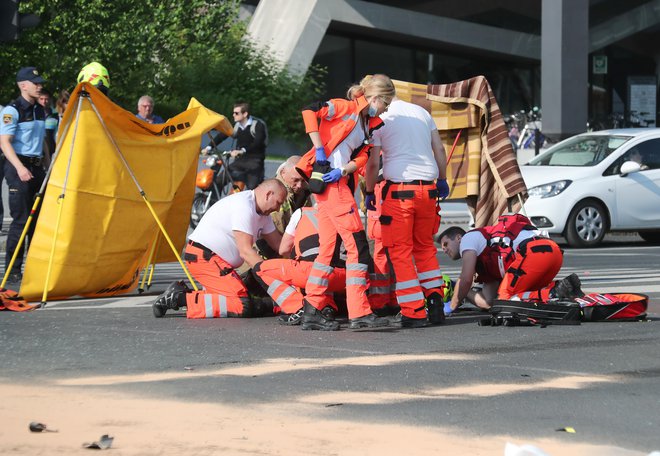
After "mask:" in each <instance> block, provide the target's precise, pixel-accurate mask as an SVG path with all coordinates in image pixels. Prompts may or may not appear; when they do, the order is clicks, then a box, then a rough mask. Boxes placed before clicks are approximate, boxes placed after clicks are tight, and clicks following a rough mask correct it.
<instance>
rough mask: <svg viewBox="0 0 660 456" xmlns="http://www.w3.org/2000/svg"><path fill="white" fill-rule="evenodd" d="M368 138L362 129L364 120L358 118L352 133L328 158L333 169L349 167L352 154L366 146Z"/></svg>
mask: <svg viewBox="0 0 660 456" xmlns="http://www.w3.org/2000/svg"><path fill="white" fill-rule="evenodd" d="M358 117H359V116H358ZM366 137H367V135H366V133H365V131H364V128H363V127H362V120H361V119H359V118H358V121H357V123H356V124H355V127H353V129H352V130H351V132H350V133H349V134H348V135H347V136H346V138H344V140H343V141H342V142H340V143H339V144H338V145H337V147H335V150H333V151H332V153H331V154H330V156H329V157H328V161H329V162H330V166H332V167H333V168H341V167H342V166H345V165H347V164H348V162H349V161H351V154H352V153H353V151H354V150H355V149H357V148H358V147H360V146H361V145H362V144H364V140H365V139H366Z"/></svg>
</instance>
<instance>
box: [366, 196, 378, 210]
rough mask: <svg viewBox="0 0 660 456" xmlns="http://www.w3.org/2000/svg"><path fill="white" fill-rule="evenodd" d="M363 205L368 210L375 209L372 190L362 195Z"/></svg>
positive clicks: (374, 198)
mask: <svg viewBox="0 0 660 456" xmlns="http://www.w3.org/2000/svg"><path fill="white" fill-rule="evenodd" d="M364 205H365V207H366V208H367V210H368V211H375V210H376V197H375V196H374V193H373V192H369V193H367V194H366V196H365V197H364Z"/></svg>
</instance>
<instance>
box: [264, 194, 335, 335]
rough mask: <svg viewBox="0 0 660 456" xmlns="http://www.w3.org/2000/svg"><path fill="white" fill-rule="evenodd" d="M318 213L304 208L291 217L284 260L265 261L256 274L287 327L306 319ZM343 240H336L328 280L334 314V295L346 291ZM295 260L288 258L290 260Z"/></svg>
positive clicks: (316, 246) (282, 247) (282, 250)
mask: <svg viewBox="0 0 660 456" xmlns="http://www.w3.org/2000/svg"><path fill="white" fill-rule="evenodd" d="M317 215H318V212H317V210H316V208H314V207H303V208H301V209H298V210H296V211H295V212H294V213H293V215H292V216H291V221H290V222H289V224H288V225H287V227H286V229H285V231H284V234H283V235H282V243H281V244H280V252H279V253H280V255H281V256H282V258H281V259H280V258H277V259H272V260H265V261H262V262H261V263H259V264H257V265H256V266H255V267H254V269H253V272H254V273H255V274H256V276H257V277H258V278H259V279H260V280H261V281H262V286H263V287H264V289H265V290H267V291H268V294H269V295H270V297H271V298H273V301H274V302H275V309H274V313H275V314H277V313H280V312H281V313H282V315H280V317H279V318H278V323H280V324H282V325H287V326H293V325H299V324H300V321H301V319H302V315H303V304H304V303H303V298H304V297H303V293H302V289H304V288H305V285H306V283H307V278H308V277H309V274H310V272H311V270H312V266H313V264H314V260H316V257H317V256H318V252H319V227H318V224H319V223H318V216H317ZM341 245H342V244H341V239H338V240H337V243H336V247H335V252H334V254H333V257H332V263H331V266H332V267H333V271H332V274H330V277H328V291H329V292H331V293H329V294H326V299H327V302H326V304H325V305H324V307H327V306H330V307H331V308H332V309H333V311H334V312H336V311H337V305H336V304H335V302H334V299H333V297H332V293H336V292H343V291H344V289H345V288H346V269H345V268H346V262H345V261H343V260H342V259H341V252H340V247H341ZM290 255H291V256H292V258H289V256H290Z"/></svg>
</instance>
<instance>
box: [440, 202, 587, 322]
mask: <svg viewBox="0 0 660 456" xmlns="http://www.w3.org/2000/svg"><path fill="white" fill-rule="evenodd" d="M512 217H519V214H516V215H513V216H512ZM501 219H502V217H500V220H501ZM525 219H526V218H525ZM526 221H527V222H528V221H529V220H527V219H526ZM438 243H439V244H440V247H441V248H442V250H443V252H445V253H446V254H447V256H449V257H450V258H451V259H453V260H458V259H459V258H461V259H462V265H461V275H460V277H459V279H458V281H457V282H456V286H455V287H454V295H453V296H452V300H451V302H448V303H447V304H446V305H445V314H446V315H449V314H450V313H451V312H453V311H454V310H456V309H457V308H458V307H459V306H460V305H461V304H462V303H463V300H464V299H466V298H467V300H468V301H470V302H471V303H473V304H474V305H476V306H477V307H479V308H482V309H485V310H487V309H490V307H491V306H492V305H493V300H495V299H506V300H519V301H537V302H548V301H550V300H553V299H562V300H565V299H573V298H576V297H580V296H584V293H582V290H581V288H580V286H581V284H580V279H579V277H578V276H577V275H575V274H571V275H569V276H568V277H566V278H564V279H562V280H559V281H554V280H553V279H554V278H555V276H556V275H557V273H558V272H559V270H560V269H561V266H562V263H563V259H564V256H563V252H562V250H561V249H560V248H559V246H558V245H557V243H555V242H554V241H553V240H552V239H549V238H548V237H547V236H545V233H543V232H541V231H539V230H538V229H536V227H534V226H533V225H531V223H530V224H529V225H527V226H521V225H518V228H517V229H516V228H514V229H512V228H510V227H509V228H507V229H503V224H502V223H501V222H498V223H497V224H495V225H490V226H485V227H483V228H477V229H474V230H470V231H468V232H467V233H466V232H465V230H463V229H462V228H461V227H458V226H452V227H450V228H447V229H446V230H445V231H443V232H442V233H441V234H440V235H439V236H438ZM475 273H476V274H477V278H476V281H477V282H478V283H483V288H482V289H481V290H480V291H477V290H473V289H472V282H473V279H474V276H475Z"/></svg>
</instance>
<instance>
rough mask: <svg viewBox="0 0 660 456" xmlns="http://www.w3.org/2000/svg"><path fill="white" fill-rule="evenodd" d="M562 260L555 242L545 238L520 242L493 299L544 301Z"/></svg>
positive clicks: (553, 283)
mask: <svg viewBox="0 0 660 456" xmlns="http://www.w3.org/2000/svg"><path fill="white" fill-rule="evenodd" d="M563 261H564V254H563V253H562V251H561V249H560V248H559V246H558V245H557V243H556V242H555V241H553V240H551V239H546V238H531V239H530V240H528V241H523V242H522V243H521V244H520V246H518V249H517V250H516V257H515V259H514V260H513V263H511V264H510V265H509V267H508V268H507V270H506V273H505V274H504V278H503V279H502V282H501V283H500V286H499V288H498V289H497V297H498V298H499V299H511V298H519V299H520V300H522V301H543V302H548V300H549V299H550V290H552V288H554V286H555V281H553V280H552V279H554V278H555V276H556V275H557V273H558V272H559V270H560V269H561V265H562V263H563Z"/></svg>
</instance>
